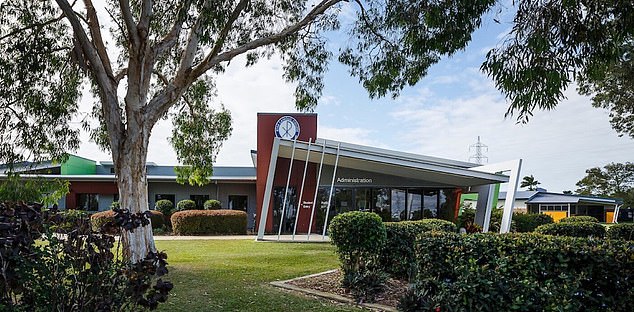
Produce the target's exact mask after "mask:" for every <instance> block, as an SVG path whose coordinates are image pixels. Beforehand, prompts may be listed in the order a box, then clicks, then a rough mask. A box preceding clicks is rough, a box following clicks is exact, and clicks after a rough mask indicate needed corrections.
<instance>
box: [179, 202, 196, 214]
mask: <svg viewBox="0 0 634 312" xmlns="http://www.w3.org/2000/svg"><path fill="white" fill-rule="evenodd" d="M185 210H196V202H195V201H193V200H191V199H183V200H181V201H179V202H178V204H176V211H185Z"/></svg>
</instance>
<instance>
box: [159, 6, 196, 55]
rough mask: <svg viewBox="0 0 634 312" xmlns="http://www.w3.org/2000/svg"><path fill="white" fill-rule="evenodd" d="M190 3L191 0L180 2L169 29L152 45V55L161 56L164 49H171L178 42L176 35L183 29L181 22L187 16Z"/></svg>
mask: <svg viewBox="0 0 634 312" xmlns="http://www.w3.org/2000/svg"><path fill="white" fill-rule="evenodd" d="M191 4H192V0H185V1H183V2H182V5H181V7H180V8H179V9H178V13H177V15H176V20H175V21H174V24H173V25H172V28H171V29H170V31H169V32H168V33H167V34H166V35H165V37H163V38H162V39H161V40H160V41H159V42H157V43H156V45H154V47H153V48H152V49H153V50H154V55H155V56H156V57H157V56H161V55H162V54H163V53H164V52H165V51H167V50H169V49H171V48H172V47H174V45H176V43H177V42H178V37H179V35H180V33H181V31H182V30H183V23H184V22H185V18H186V17H187V11H189V7H190V6H191Z"/></svg>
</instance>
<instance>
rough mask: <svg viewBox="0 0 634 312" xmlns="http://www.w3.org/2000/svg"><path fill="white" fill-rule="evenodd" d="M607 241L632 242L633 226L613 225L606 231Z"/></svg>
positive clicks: (628, 224)
mask: <svg viewBox="0 0 634 312" xmlns="http://www.w3.org/2000/svg"><path fill="white" fill-rule="evenodd" d="M608 238H609V239H624V240H634V224H632V223H622V224H615V225H613V226H611V227H610V229H608Z"/></svg>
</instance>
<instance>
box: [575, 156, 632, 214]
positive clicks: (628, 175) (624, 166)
mask: <svg viewBox="0 0 634 312" xmlns="http://www.w3.org/2000/svg"><path fill="white" fill-rule="evenodd" d="M577 187H578V189H577V193H578V194H581V195H595V196H605V197H616V198H621V199H623V201H624V205H625V206H626V207H632V208H634V163H631V162H626V163H609V164H607V165H605V166H603V168H600V167H595V168H590V169H588V170H586V176H585V177H583V179H581V180H580V181H579V182H577Z"/></svg>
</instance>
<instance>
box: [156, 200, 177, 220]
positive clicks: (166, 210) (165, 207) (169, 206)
mask: <svg viewBox="0 0 634 312" xmlns="http://www.w3.org/2000/svg"><path fill="white" fill-rule="evenodd" d="M154 209H156V210H158V211H160V212H161V213H162V214H163V215H164V216H166V217H167V216H171V215H172V213H174V203H172V201H170V200H169V199H161V200H159V201H157V202H156V203H155V204H154Z"/></svg>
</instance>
